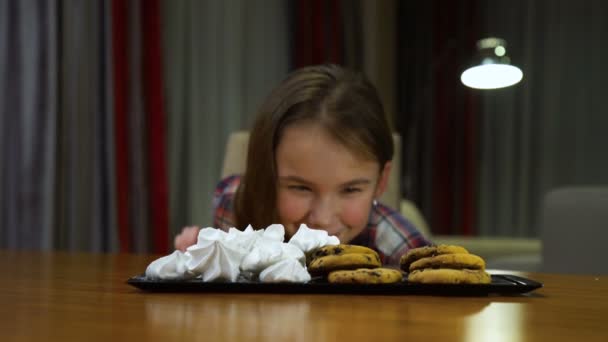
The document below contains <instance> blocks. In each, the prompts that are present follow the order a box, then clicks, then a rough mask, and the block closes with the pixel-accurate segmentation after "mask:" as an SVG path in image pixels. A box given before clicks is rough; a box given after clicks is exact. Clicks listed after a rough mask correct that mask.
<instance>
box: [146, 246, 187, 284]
mask: <svg viewBox="0 0 608 342" xmlns="http://www.w3.org/2000/svg"><path fill="white" fill-rule="evenodd" d="M188 258H189V256H187V255H185V254H184V253H182V252H181V251H178V250H176V251H175V252H173V253H171V254H169V255H166V256H164V257H161V258H158V259H156V260H154V261H152V263H150V265H148V267H147V268H146V278H149V279H187V278H192V277H193V275H192V274H190V273H189V272H188V269H187V268H186V263H187V261H188Z"/></svg>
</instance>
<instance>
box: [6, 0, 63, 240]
mask: <svg viewBox="0 0 608 342" xmlns="http://www.w3.org/2000/svg"><path fill="white" fill-rule="evenodd" d="M57 25H58V23H57V20H56V3H55V1H34V0H27V1H11V0H2V1H0V111H1V112H0V199H1V201H2V204H1V205H0V247H16V246H20V247H23V248H28V249H49V248H50V247H51V246H52V245H53V239H54V236H53V230H52V227H53V220H54V219H55V216H54V210H55V203H54V201H53V195H54V192H55V189H54V188H53V187H54V182H53V179H54V172H55V165H56V159H55V155H56V149H55V144H54V141H53V140H54V138H55V136H56V130H57V129H58V127H57V105H58V104H57V100H56V99H57V88H56V84H55V82H56V78H55V76H54V75H55V73H56V72H57V70H58V63H59V61H58V60H57V58H56V52H57V39H56V32H57Z"/></svg>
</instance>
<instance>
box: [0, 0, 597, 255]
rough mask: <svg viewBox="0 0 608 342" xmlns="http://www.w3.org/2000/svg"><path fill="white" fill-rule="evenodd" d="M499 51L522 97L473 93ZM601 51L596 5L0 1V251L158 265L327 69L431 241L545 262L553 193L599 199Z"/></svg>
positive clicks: (464, 0) (207, 215) (548, 1)
mask: <svg viewBox="0 0 608 342" xmlns="http://www.w3.org/2000/svg"><path fill="white" fill-rule="evenodd" d="M491 36H495V37H500V38H503V39H505V40H506V41H507V44H508V51H509V54H510V56H511V60H512V62H513V64H516V65H518V66H519V67H520V68H521V69H522V70H523V72H524V77H523V80H522V81H521V82H520V83H519V84H517V85H515V86H512V87H509V88H504V89H497V90H475V89H470V88H467V87H465V86H464V85H463V84H462V83H461V82H460V73H461V72H462V71H463V70H464V67H465V66H467V65H468V64H469V63H470V61H471V58H472V56H473V54H474V52H475V43H476V41H477V40H479V39H481V38H485V37H491ZM606 41H608V2H605V1H601V0H595V1H593V0H581V1H574V0H535V1H526V0H510V1H500V2H499V1H481V0H459V1H439V0H435V1H396V0H381V1H371V0H369V1H367V0H354V1H347V0H342V1H340V0H327V1H321V0H310V1H305V0H264V1H262V0H253V1H246V0H226V1H220V0H205V1H198V0H145V1H144V0H132V1H119V0H112V1H110V0H107V1H88V0H19V1H18V0H0V114H1V116H0V194H1V197H0V200H1V205H0V248H11V249H42V250H50V249H61V250H77V251H94V252H138V253H167V252H168V251H169V250H171V248H172V241H173V236H174V235H175V234H176V233H177V232H178V231H179V230H181V227H183V226H185V225H191V224H197V225H202V226H208V225H210V224H211V222H212V220H211V205H212V203H211V198H212V193H213V190H214V187H215V185H216V183H217V182H218V180H219V179H220V172H221V168H222V162H223V158H224V153H225V145H226V141H227V139H228V136H229V134H230V133H231V132H234V131H239V130H246V129H247V128H248V127H249V125H250V124H251V122H252V118H253V117H254V115H255V112H256V109H257V107H258V106H259V105H260V104H261V102H262V101H263V99H264V96H266V95H267V94H268V93H269V92H270V90H271V89H272V88H273V87H274V86H276V85H277V84H278V83H279V82H280V81H281V80H282V79H283V78H284V77H285V76H286V74H287V73H288V72H289V71H291V70H293V69H295V68H298V67H301V66H305V65H310V64H319V63H325V62H331V63H337V64H342V65H345V66H348V67H351V68H354V69H357V70H360V71H363V72H364V73H365V74H366V75H367V76H368V77H369V78H370V79H371V81H372V82H373V83H374V84H375V85H376V86H377V87H378V89H379V91H380V93H381V97H382V100H383V102H384V105H385V109H386V112H387V114H388V116H389V120H390V122H391V125H392V128H393V129H394V131H395V132H397V133H399V134H400V135H401V138H402V145H403V148H402V150H401V155H400V158H401V160H402V170H401V172H400V180H401V184H402V185H401V188H400V189H399V191H400V193H401V196H402V197H403V198H405V199H408V200H410V201H411V202H413V203H415V204H416V206H417V207H418V208H419V209H420V212H421V213H422V215H423V216H424V218H425V219H426V221H427V222H428V225H429V228H430V233H429V234H432V235H433V236H442V237H458V238H460V237H464V238H467V239H474V238H480V239H483V238H486V239H491V238H499V239H500V238H512V239H519V240H517V241H519V242H521V243H532V245H533V246H534V248H536V249H535V253H538V246H539V245H538V240H539V237H540V225H541V223H540V209H541V204H542V200H543V197H544V196H545V194H546V193H547V192H549V191H550V190H552V189H555V188H558V187H563V186H571V185H606V184H608V158H607V154H606V151H605V150H606V148H607V147H608V137H607V135H606V131H607V129H608V110H607V109H606V108H607V107H608V96H606V90H605V88H604V87H605V85H604V86H602V84H604V83H605V80H606V79H607V78H608V64H607V63H606V62H605V61H606V60H608V47H607V44H606ZM607 228H608V227H607ZM564 238H569V236H565V237H564Z"/></svg>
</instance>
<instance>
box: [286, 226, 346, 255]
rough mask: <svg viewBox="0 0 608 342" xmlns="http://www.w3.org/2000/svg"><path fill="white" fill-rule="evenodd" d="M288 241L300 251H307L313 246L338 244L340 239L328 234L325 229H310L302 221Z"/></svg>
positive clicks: (313, 247)
mask: <svg viewBox="0 0 608 342" xmlns="http://www.w3.org/2000/svg"><path fill="white" fill-rule="evenodd" d="M289 243H290V244H292V245H294V246H296V247H298V248H299V249H301V250H302V252H304V253H308V252H310V251H312V250H313V249H315V248H319V247H323V246H327V245H338V244H340V240H339V239H338V237H336V236H333V235H332V236H329V234H327V231H325V230H322V229H310V228H308V226H307V225H306V224H304V223H302V224H301V225H300V228H298V231H297V232H296V233H295V234H294V235H293V236H292V237H291V239H290V240H289Z"/></svg>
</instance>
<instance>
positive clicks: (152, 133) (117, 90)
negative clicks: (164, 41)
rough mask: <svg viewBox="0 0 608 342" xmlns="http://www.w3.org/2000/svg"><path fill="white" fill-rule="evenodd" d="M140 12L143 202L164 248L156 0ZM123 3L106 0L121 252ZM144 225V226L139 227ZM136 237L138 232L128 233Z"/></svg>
mask: <svg viewBox="0 0 608 342" xmlns="http://www.w3.org/2000/svg"><path fill="white" fill-rule="evenodd" d="M140 10H141V18H142V22H141V25H142V39H143V41H142V44H141V45H142V49H143V51H142V54H141V55H142V61H141V63H142V64H141V67H142V75H143V77H142V79H141V80H136V81H138V82H139V81H140V82H143V97H144V98H143V103H144V112H145V121H146V123H147V132H146V137H147V141H146V145H147V146H146V147H145V148H146V150H147V154H148V158H147V160H148V165H147V168H146V169H147V172H148V173H149V175H148V177H147V179H148V180H149V184H147V186H148V188H149V189H150V191H149V194H150V198H149V201H148V203H149V208H148V209H147V214H148V215H150V224H151V227H150V229H151V231H152V251H153V252H154V253H158V254H165V253H166V252H167V251H168V248H169V243H168V241H169V236H168V235H169V214H168V181H167V171H166V170H167V166H166V147H165V146H166V144H165V140H166V134H165V127H166V124H165V122H166V120H165V110H164V108H165V104H164V94H163V80H162V58H161V53H162V52H161V32H160V24H161V23H160V3H159V1H158V0H147V1H145V2H144V1H141V2H140ZM128 18H129V4H128V2H126V1H121V0H113V1H112V49H113V67H114V69H113V75H114V113H115V114H114V131H115V138H114V139H115V146H116V187H117V191H116V193H117V198H116V205H117V221H118V237H119V241H120V251H121V252H131V251H132V247H133V243H132V241H131V240H132V238H133V237H132V234H133V232H132V229H131V227H130V210H131V208H130V206H129V172H131V170H130V168H129V162H130V161H129V151H130V149H131V146H130V139H129V120H128V115H129V112H130V108H129V103H130V101H129V96H136V94H130V93H129V88H128V84H129V81H130V80H129V69H128V68H129V46H128V44H129V42H128V37H129V32H128V27H129V25H128V20H129V19H128ZM144 228H146V229H147V228H148V227H144ZM134 238H138V237H134Z"/></svg>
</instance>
